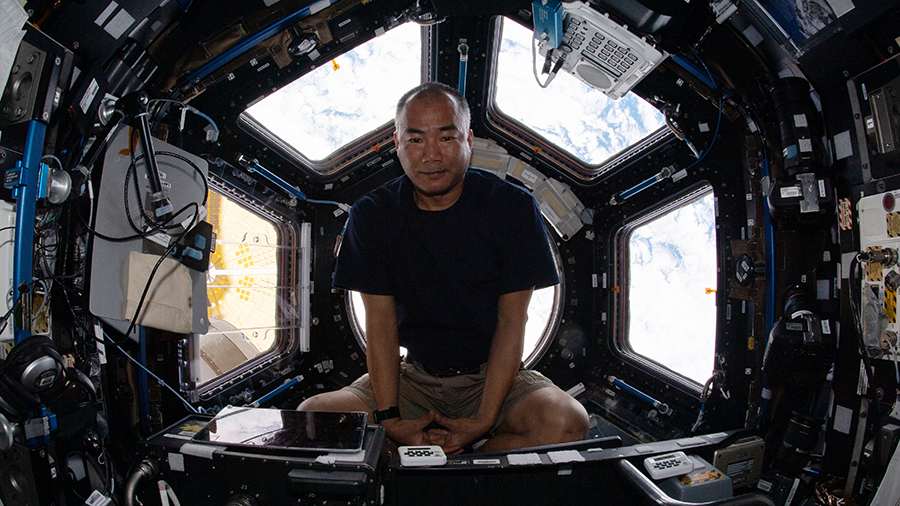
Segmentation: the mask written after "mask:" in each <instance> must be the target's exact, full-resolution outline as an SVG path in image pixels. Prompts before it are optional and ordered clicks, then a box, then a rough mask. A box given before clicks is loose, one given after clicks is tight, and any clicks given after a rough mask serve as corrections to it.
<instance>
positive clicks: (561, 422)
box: [501, 388, 590, 446]
mask: <svg viewBox="0 0 900 506" xmlns="http://www.w3.org/2000/svg"><path fill="white" fill-rule="evenodd" d="M510 415H511V416H512V418H513V419H510V420H508V422H509V424H508V425H505V427H504V426H501V427H504V428H507V429H509V432H512V433H517V434H520V435H522V436H524V437H525V438H526V439H527V440H528V446H543V445H549V444H558V443H569V442H572V441H579V440H581V439H584V438H585V436H586V435H587V430H588V424H589V422H590V419H589V418H588V414H587V411H586V410H585V409H584V406H582V405H581V403H579V402H578V401H576V400H575V399H574V398H573V397H572V396H571V395H569V394H567V393H566V392H564V391H562V390H560V389H558V388H542V389H541V390H538V391H536V392H532V393H531V394H529V396H528V397H526V398H525V399H523V400H522V402H521V403H520V405H518V406H516V408H515V409H514V412H513V413H510Z"/></svg>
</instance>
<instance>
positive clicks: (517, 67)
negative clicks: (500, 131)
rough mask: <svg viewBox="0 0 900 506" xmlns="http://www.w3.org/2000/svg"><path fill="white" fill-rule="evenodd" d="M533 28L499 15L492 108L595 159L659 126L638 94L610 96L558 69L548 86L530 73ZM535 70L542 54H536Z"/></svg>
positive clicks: (660, 121) (568, 149) (657, 115)
mask: <svg viewBox="0 0 900 506" xmlns="http://www.w3.org/2000/svg"><path fill="white" fill-rule="evenodd" d="M533 39H534V33H533V32H532V31H531V30H529V29H528V28H525V27H524V26H522V25H520V24H519V23H517V22H515V21H513V20H511V19H509V18H504V19H503V31H502V41H501V43H500V54H499V55H498V58H497V79H496V83H497V89H496V91H495V93H494V100H495V104H496V106H497V108H498V109H499V110H500V111H502V112H503V113H504V114H506V115H507V116H509V117H511V118H512V119H514V120H516V121H518V122H519V123H521V124H522V125H524V126H525V127H526V128H528V129H530V130H532V131H533V132H535V133H537V134H538V135H540V136H542V137H543V138H544V139H546V140H548V141H550V142H551V143H553V144H555V145H556V146H557V147H559V148H560V149H562V150H564V151H566V152H568V153H570V154H572V155H574V156H575V157H577V158H579V159H581V160H582V161H583V162H584V163H586V164H588V165H597V164H600V163H602V162H604V161H605V160H607V159H609V158H610V157H612V156H613V155H615V154H616V153H618V152H620V151H622V150H623V149H625V148H627V147H629V146H631V145H632V144H634V143H635V142H638V141H640V140H641V139H643V138H644V137H647V136H648V135H649V134H651V133H653V132H655V131H656V130H658V129H659V128H660V127H662V126H663V125H664V124H665V122H664V119H663V116H662V114H660V112H659V111H658V110H657V109H656V108H655V107H653V106H652V105H650V104H649V103H647V102H646V101H645V100H644V99H642V98H641V97H639V96H637V95H635V94H634V93H631V92H629V93H628V94H627V95H625V96H624V97H622V98H620V99H618V100H613V99H611V98H609V97H608V96H606V95H605V94H604V93H602V92H600V91H598V90H596V89H594V88H592V87H590V86H588V85H586V84H584V83H583V82H581V81H579V80H578V79H577V78H575V77H574V76H572V75H571V74H569V73H567V72H564V71H560V73H559V74H558V75H557V76H556V78H555V79H554V80H553V81H552V82H551V83H550V85H549V86H548V87H547V88H541V87H540V86H539V85H538V84H537V82H536V80H535V78H534V74H533V70H532V68H533V66H534V60H533V58H532V40H533ZM537 58H538V60H539V61H538V66H539V67H538V76H539V77H540V78H541V82H545V81H546V79H547V76H546V75H542V74H541V73H540V66H542V65H543V57H541V56H540V54H537Z"/></svg>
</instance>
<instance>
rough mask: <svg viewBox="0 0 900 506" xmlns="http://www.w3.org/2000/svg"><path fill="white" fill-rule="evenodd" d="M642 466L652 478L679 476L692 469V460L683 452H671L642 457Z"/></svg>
mask: <svg viewBox="0 0 900 506" xmlns="http://www.w3.org/2000/svg"><path fill="white" fill-rule="evenodd" d="M644 467H645V468H646V469H647V472H649V473H650V477H651V478H653V479H654V480H662V479H664V478H671V477H672V476H681V475H682V474H687V473H689V472H691V471H693V470H694V462H693V461H692V460H691V459H690V458H688V456H687V455H685V454H684V452H672V453H666V454H665V455H656V456H655V457H647V458H646V459H644Z"/></svg>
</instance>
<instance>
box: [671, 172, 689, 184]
mask: <svg viewBox="0 0 900 506" xmlns="http://www.w3.org/2000/svg"><path fill="white" fill-rule="evenodd" d="M686 177H687V170H685V169H681V170H679V171H678V172H676V173H674V174H672V181H673V182H676V183H677V182H678V181H681V180H682V179H684V178H686Z"/></svg>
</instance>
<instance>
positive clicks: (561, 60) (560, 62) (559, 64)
mask: <svg viewBox="0 0 900 506" xmlns="http://www.w3.org/2000/svg"><path fill="white" fill-rule="evenodd" d="M536 40H537V39H536V38H534V37H532V40H531V73H532V74H534V80H535V81H537V83H538V86H540V87H541V88H546V87H547V86H550V83H551V82H552V81H553V79H554V78H555V77H556V74H557V73H558V72H559V69H560V68H561V67H562V66H563V63H564V62H565V61H566V53H565V52H563V53H562V55H561V56H560V57H559V58H558V59H557V60H556V65H555V66H554V67H553V70H552V71H550V75H549V76H548V77H547V82H545V83H541V79H540V78H539V77H538V74H537V46H536V42H535V41H536ZM541 40H547V39H546V36H544V37H542V39H541ZM551 54H552V50H551V52H548V53H547V61H546V62H545V66H546V64H548V63H549V62H550V55H551ZM544 72H547V70H546V69H545V70H544Z"/></svg>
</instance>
